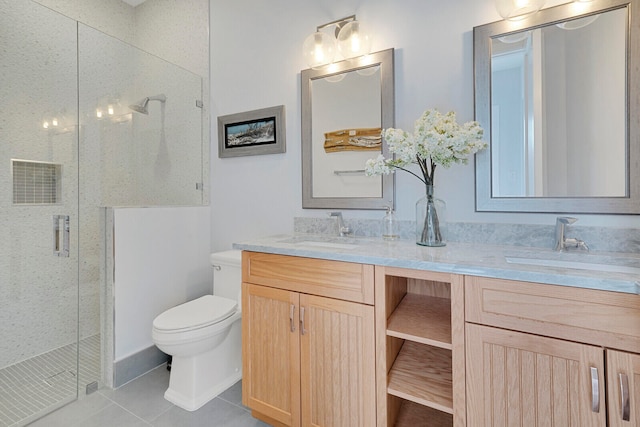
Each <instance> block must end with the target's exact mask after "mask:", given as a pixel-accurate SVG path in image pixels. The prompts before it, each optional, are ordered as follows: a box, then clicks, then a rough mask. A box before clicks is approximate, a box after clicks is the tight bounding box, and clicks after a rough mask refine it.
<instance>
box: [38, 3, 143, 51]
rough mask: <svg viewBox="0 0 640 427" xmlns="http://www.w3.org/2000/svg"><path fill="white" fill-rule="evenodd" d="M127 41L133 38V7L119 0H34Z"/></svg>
mask: <svg viewBox="0 0 640 427" xmlns="http://www.w3.org/2000/svg"><path fill="white" fill-rule="evenodd" d="M34 1H35V2H37V3H40V4H41V5H43V6H46V7H48V8H50V9H53V10H56V11H58V12H60V13H62V14H63V15H65V16H68V17H69V18H72V19H74V20H76V21H79V22H83V23H85V24H87V25H89V26H91V27H93V28H96V29H98V30H100V31H102V32H103V33H105V34H109V35H111V36H114V37H117V38H119V39H121V40H124V41H126V42H128V43H133V42H134V39H135V9H134V8H133V7H131V6H129V5H128V4H126V3H125V2H123V1H121V0H82V1H78V0H34Z"/></svg>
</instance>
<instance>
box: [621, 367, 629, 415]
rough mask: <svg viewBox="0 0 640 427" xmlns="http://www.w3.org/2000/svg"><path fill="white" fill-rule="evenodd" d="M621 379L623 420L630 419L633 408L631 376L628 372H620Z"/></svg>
mask: <svg viewBox="0 0 640 427" xmlns="http://www.w3.org/2000/svg"><path fill="white" fill-rule="evenodd" d="M618 379H619V380H620V416H621V417H622V421H629V419H630V417H631V414H630V412H631V408H630V404H629V378H628V377H627V374H623V373H619V374H618Z"/></svg>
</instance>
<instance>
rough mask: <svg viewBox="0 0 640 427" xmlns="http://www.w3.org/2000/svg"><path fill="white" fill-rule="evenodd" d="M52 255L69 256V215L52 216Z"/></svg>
mask: <svg viewBox="0 0 640 427" xmlns="http://www.w3.org/2000/svg"><path fill="white" fill-rule="evenodd" d="M53 254H54V255H55V256H59V257H68V256H69V215H54V216H53Z"/></svg>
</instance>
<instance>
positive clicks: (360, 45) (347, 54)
mask: <svg viewBox="0 0 640 427" xmlns="http://www.w3.org/2000/svg"><path fill="white" fill-rule="evenodd" d="M338 50H339V51H340V53H341V54H342V56H343V57H344V58H345V59H349V58H357V57H359V56H363V55H368V54H369V53H371V36H370V35H369V34H368V33H367V32H366V31H365V30H364V28H363V27H362V25H361V24H360V22H359V21H351V22H349V23H348V24H347V25H345V26H344V27H342V29H341V30H340V32H339V33H338Z"/></svg>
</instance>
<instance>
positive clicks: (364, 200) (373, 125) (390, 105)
mask: <svg viewBox="0 0 640 427" xmlns="http://www.w3.org/2000/svg"><path fill="white" fill-rule="evenodd" d="M301 78H302V207H303V208H325V209H384V208H385V206H393V205H394V176H393V174H390V175H388V176H374V177H368V176H365V174H364V166H365V162H366V161H367V159H371V158H375V157H377V156H378V155H379V154H381V153H382V154H384V155H385V157H387V156H388V155H389V153H388V149H387V146H386V144H384V143H383V141H382V138H381V131H382V129H386V128H389V127H393V126H394V125H395V103H394V75H393V49H388V50H384V51H381V52H376V53H372V54H370V55H367V56H364V57H360V58H356V59H352V60H346V61H341V62H337V63H334V64H332V65H330V66H329V67H327V68H325V69H322V70H314V69H308V70H303V71H302V73H301Z"/></svg>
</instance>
